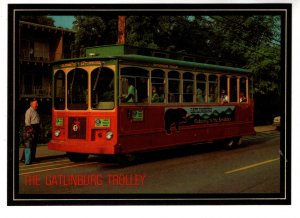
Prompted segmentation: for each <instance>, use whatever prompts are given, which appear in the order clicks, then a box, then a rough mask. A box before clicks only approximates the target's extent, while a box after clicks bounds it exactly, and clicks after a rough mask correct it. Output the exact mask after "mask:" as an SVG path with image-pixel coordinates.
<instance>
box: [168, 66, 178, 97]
mask: <svg viewBox="0 0 300 218" xmlns="http://www.w3.org/2000/svg"><path fill="white" fill-rule="evenodd" d="M168 88H169V90H168V102H169V103H179V101H180V94H179V93H180V73H179V72H177V71H170V72H169V73H168Z"/></svg>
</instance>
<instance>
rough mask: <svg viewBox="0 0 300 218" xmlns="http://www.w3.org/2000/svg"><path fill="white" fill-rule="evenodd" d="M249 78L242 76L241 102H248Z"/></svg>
mask: <svg viewBox="0 0 300 218" xmlns="http://www.w3.org/2000/svg"><path fill="white" fill-rule="evenodd" d="M246 83H247V79H246V78H245V77H242V78H240V96H239V98H240V101H239V102H240V103H245V102H247V90H246V89H247V84H246Z"/></svg>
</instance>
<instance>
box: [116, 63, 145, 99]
mask: <svg viewBox="0 0 300 218" xmlns="http://www.w3.org/2000/svg"><path fill="white" fill-rule="evenodd" d="M148 77H149V72H148V70H145V69H143V68H139V67H123V68H121V82H120V84H121V96H120V97H121V102H123V103H148Z"/></svg>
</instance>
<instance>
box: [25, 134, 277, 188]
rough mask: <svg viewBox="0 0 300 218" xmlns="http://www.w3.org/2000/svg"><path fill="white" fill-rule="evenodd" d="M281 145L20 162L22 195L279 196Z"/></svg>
mask: <svg viewBox="0 0 300 218" xmlns="http://www.w3.org/2000/svg"><path fill="white" fill-rule="evenodd" d="M279 141H280V135H279V132H278V131H268V132H262V133H258V134H257V135H256V136H249V137H245V138H243V145H244V146H243V147H239V148H236V149H233V150H229V151H227V150H224V149H222V148H221V147H220V146H218V145H215V144H210V143H208V144H201V145H191V146H185V147H182V148H177V149H172V150H165V151H159V152H158V151H156V152H151V153H147V154H143V155H140V156H139V160H138V161H137V163H136V164H134V165H131V166H120V165H118V164H116V163H115V162H114V160H111V159H109V158H103V157H102V158H100V157H98V156H90V158H89V159H88V160H87V161H85V162H81V163H72V162H70V161H69V160H68V159H67V158H66V157H59V158H53V159H48V160H42V161H41V162H39V163H36V164H32V165H29V166H25V165H24V164H20V167H19V193H20V194H23V193H24V194H25V193H26V194H29V193H30V194H45V193H46V194H52V193H53V194H57V193H61V194H62V193H79V194H82V193H93V194H96V193H159V194H160V193H162V194H165V193H218V194H219V193H220V194H222V193H279V191H280V161H279V159H280V150H279V149H280V147H279ZM75 184H76V185H75Z"/></svg>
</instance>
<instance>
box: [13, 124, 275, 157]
mask: <svg viewBox="0 0 300 218" xmlns="http://www.w3.org/2000/svg"><path fill="white" fill-rule="evenodd" d="M254 129H255V131H256V132H268V131H273V130H276V127H275V126H272V125H267V126H255V127H254ZM22 152H23V148H20V149H19V157H21V156H22ZM65 155H66V152H63V151H53V150H48V146H47V144H43V145H38V146H37V149H36V158H38V159H47V158H55V157H62V156H65Z"/></svg>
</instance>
